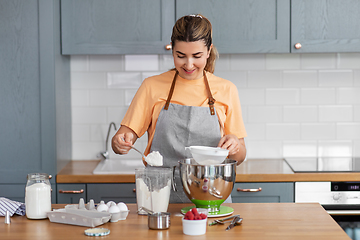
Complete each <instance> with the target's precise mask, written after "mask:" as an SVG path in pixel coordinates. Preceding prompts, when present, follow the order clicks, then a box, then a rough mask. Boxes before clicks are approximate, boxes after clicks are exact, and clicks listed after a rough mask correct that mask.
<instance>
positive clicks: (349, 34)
mask: <svg viewBox="0 0 360 240" xmlns="http://www.w3.org/2000/svg"><path fill="white" fill-rule="evenodd" d="M359 13H360V1H359V0H316V1H314V0H292V1H291V52H293V53H307V52H312V53H314V52H360V14H359Z"/></svg>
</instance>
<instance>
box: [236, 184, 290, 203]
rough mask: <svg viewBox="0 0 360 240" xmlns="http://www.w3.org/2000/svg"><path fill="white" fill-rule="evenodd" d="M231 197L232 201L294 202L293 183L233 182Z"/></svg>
mask: <svg viewBox="0 0 360 240" xmlns="http://www.w3.org/2000/svg"><path fill="white" fill-rule="evenodd" d="M260 189H261V191H260ZM231 197H232V201H233V202H234V203H276V202H294V183H292V182H281V183H235V186H234V189H233V191H232V193H231Z"/></svg>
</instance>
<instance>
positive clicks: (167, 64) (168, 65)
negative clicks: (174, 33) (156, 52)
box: [159, 54, 174, 72]
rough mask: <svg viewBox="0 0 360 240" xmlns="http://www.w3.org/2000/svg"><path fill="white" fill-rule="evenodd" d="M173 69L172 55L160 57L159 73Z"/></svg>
mask: <svg viewBox="0 0 360 240" xmlns="http://www.w3.org/2000/svg"><path fill="white" fill-rule="evenodd" d="M173 68H174V58H173V55H172V54H163V55H160V60H159V70H160V71H161V72H166V71H169V70H170V69H173Z"/></svg>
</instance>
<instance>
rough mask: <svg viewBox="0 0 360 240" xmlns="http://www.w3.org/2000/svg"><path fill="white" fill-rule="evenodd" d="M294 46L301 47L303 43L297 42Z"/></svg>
mask: <svg viewBox="0 0 360 240" xmlns="http://www.w3.org/2000/svg"><path fill="white" fill-rule="evenodd" d="M294 47H295V49H300V48H301V47H302V46H301V43H296V44H295V45H294Z"/></svg>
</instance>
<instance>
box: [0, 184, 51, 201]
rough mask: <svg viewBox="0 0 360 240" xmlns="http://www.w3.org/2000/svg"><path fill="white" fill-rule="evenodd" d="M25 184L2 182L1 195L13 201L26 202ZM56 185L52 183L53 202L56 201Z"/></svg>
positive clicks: (0, 186)
mask: <svg viewBox="0 0 360 240" xmlns="http://www.w3.org/2000/svg"><path fill="white" fill-rule="evenodd" d="M25 187H26V183H24V184H0V197H5V198H8V199H10V200H13V201H18V202H22V203H25ZM55 189H56V185H54V184H51V203H56V191H55Z"/></svg>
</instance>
